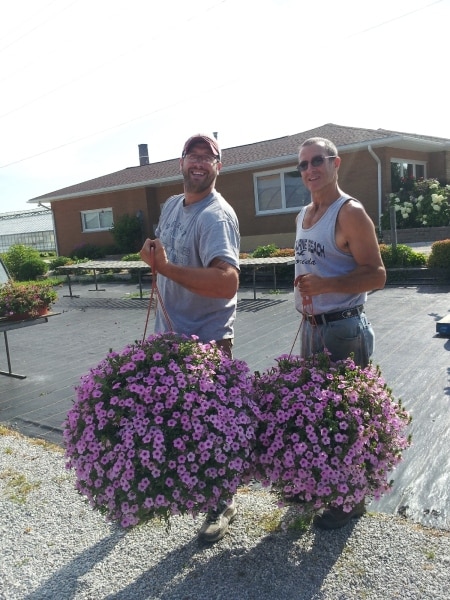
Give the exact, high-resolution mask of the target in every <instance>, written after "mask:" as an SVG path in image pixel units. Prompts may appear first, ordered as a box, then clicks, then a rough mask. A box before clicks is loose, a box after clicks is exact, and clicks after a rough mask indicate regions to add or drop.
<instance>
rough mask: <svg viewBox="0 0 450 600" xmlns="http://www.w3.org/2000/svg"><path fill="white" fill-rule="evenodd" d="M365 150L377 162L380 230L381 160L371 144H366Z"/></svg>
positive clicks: (379, 224)
mask: <svg viewBox="0 0 450 600" xmlns="http://www.w3.org/2000/svg"><path fill="white" fill-rule="evenodd" d="M367 150H368V151H369V154H370V155H371V156H372V157H373V158H374V159H375V162H376V163H377V171H378V174H377V180H378V231H380V226H381V160H380V159H379V158H378V156H377V155H376V154H375V152H374V151H373V150H372V146H371V144H369V145H368V146H367Z"/></svg>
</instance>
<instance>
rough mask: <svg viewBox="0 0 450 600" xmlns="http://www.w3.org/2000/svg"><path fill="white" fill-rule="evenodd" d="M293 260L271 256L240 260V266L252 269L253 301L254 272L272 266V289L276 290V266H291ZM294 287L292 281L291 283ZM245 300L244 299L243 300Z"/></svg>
mask: <svg viewBox="0 0 450 600" xmlns="http://www.w3.org/2000/svg"><path fill="white" fill-rule="evenodd" d="M294 263H295V258H294V257H293V256H272V257H269V258H241V259H240V261H239V264H240V265H241V266H247V267H253V300H256V271H257V270H258V269H259V268H260V267H267V266H268V265H270V266H273V287H274V289H275V290H276V289H277V273H276V268H277V265H293V264H294ZM292 287H294V281H292ZM243 299H244V300H245V298H243Z"/></svg>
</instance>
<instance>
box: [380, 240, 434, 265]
mask: <svg viewBox="0 0 450 600" xmlns="http://www.w3.org/2000/svg"><path fill="white" fill-rule="evenodd" d="M380 253H381V258H382V259H383V263H384V266H385V267H386V269H389V268H393V267H394V268H395V267H424V266H426V264H427V257H426V256H425V254H423V253H422V252H415V251H414V250H413V249H412V248H411V247H410V246H405V245H403V244H397V246H396V248H395V249H394V247H393V246H388V245H387V244H380Z"/></svg>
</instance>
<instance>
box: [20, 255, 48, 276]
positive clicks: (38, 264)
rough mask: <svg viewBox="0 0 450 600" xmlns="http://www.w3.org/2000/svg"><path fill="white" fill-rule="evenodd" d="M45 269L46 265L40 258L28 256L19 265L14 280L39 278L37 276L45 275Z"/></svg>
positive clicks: (46, 269) (46, 268)
mask: <svg viewBox="0 0 450 600" xmlns="http://www.w3.org/2000/svg"><path fill="white" fill-rule="evenodd" d="M47 271H48V265H47V263H46V262H45V261H44V260H42V258H39V257H36V258H30V259H28V260H26V261H25V262H24V263H22V264H21V265H20V266H19V269H18V270H17V275H16V280H17V281H32V280H33V279H39V277H42V275H45V274H46V273H47Z"/></svg>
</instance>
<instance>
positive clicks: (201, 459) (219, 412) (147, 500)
mask: <svg viewBox="0 0 450 600" xmlns="http://www.w3.org/2000/svg"><path fill="white" fill-rule="evenodd" d="M252 389H253V388H252V380H251V377H250V376H249V371H248V366H247V364H246V363H245V362H242V361H237V360H231V359H229V358H227V357H226V356H225V355H224V354H223V353H222V352H221V351H220V350H219V349H218V347H217V346H216V345H215V344H202V343H200V342H199V341H198V338H196V337H195V336H192V337H187V336H178V335H176V334H158V335H152V336H150V337H149V338H147V339H146V340H145V341H143V342H142V343H139V342H135V343H134V344H131V345H129V346H127V347H125V348H124V349H123V350H122V351H121V352H119V353H117V352H112V351H111V352H110V353H109V354H108V355H107V357H106V358H105V359H104V360H103V361H102V362H101V363H100V364H99V365H98V366H97V367H96V368H93V369H91V370H90V372H89V374H87V375H85V376H83V377H82V379H81V382H80V384H79V385H78V386H77V388H76V394H77V396H76V401H75V404H74V406H73V407H72V408H71V410H70V411H69V413H68V415H67V419H66V421H65V423H64V439H65V444H66V457H67V459H68V460H67V468H72V469H74V470H75V473H76V478H77V481H76V486H77V489H78V491H79V492H80V493H82V494H83V495H85V496H86V497H87V498H88V499H89V501H90V503H91V505H92V506H93V507H94V508H98V509H100V510H102V511H103V512H106V514H107V515H108V517H109V518H110V519H111V520H114V521H119V522H120V523H121V525H122V526H123V527H128V526H131V525H135V524H137V523H140V522H143V521H145V520H147V519H149V518H152V517H154V516H159V517H163V518H165V519H169V518H170V516H171V515H176V514H196V513H198V512H204V511H207V510H208V509H209V508H215V507H216V505H217V503H218V502H219V500H220V499H228V498H230V497H231V496H232V495H233V494H234V493H235V492H236V490H237V488H238V487H239V485H241V484H242V483H243V482H244V481H245V480H246V479H245V478H246V473H247V472H248V471H249V467H250V463H249V457H250V455H251V451H252V448H253V445H254V440H255V414H254V410H253V400H252Z"/></svg>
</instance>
